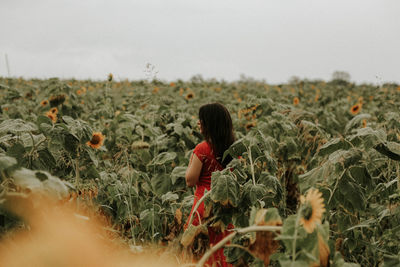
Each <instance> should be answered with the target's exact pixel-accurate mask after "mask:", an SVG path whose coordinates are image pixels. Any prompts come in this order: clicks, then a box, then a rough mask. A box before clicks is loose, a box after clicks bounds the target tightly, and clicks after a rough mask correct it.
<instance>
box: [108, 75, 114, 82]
mask: <svg viewBox="0 0 400 267" xmlns="http://www.w3.org/2000/svg"><path fill="white" fill-rule="evenodd" d="M107 80H108V81H109V82H111V81H112V80H113V74H112V73H109V74H108V76H107Z"/></svg>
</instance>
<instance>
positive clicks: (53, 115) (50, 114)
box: [46, 110, 57, 123]
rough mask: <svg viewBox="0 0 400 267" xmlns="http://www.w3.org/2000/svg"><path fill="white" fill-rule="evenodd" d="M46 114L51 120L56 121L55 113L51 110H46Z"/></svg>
mask: <svg viewBox="0 0 400 267" xmlns="http://www.w3.org/2000/svg"><path fill="white" fill-rule="evenodd" d="M46 116H47V117H48V118H49V119H50V120H51V121H52V122H53V123H56V122H57V113H53V112H51V110H49V111H47V112H46Z"/></svg>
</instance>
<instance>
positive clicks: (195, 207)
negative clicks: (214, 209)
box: [188, 190, 211, 227]
mask: <svg viewBox="0 0 400 267" xmlns="http://www.w3.org/2000/svg"><path fill="white" fill-rule="evenodd" d="M210 193H211V190H210V191H208V192H207V193H205V194H204V195H203V196H202V197H201V198H200V199H199V201H197V203H196V206H194V208H193V212H192V213H191V214H190V218H189V223H188V227H189V225H191V224H192V222H193V219H194V216H193V214H195V212H196V211H197V209H198V208H199V206H200V204H201V203H202V202H203V201H204V199H206V197H207V196H208V195H209V194H210Z"/></svg>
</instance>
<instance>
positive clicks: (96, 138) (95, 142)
mask: <svg viewBox="0 0 400 267" xmlns="http://www.w3.org/2000/svg"><path fill="white" fill-rule="evenodd" d="M105 138H106V137H105V136H104V135H103V134H102V133H101V132H94V133H93V135H92V139H90V140H89V141H88V142H87V143H86V144H87V145H88V146H90V147H91V148H94V149H99V148H100V147H101V146H102V145H103V142H104V139H105Z"/></svg>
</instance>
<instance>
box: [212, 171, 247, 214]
mask: <svg viewBox="0 0 400 267" xmlns="http://www.w3.org/2000/svg"><path fill="white" fill-rule="evenodd" d="M239 196H240V189H239V184H238V183H237V181H236V179H235V178H234V177H233V176H232V175H229V173H228V174H227V173H226V172H220V171H217V172H213V174H212V176H211V199H212V200H213V201H214V202H218V203H221V205H223V206H227V205H231V206H233V207H237V206H238V204H239V200H240V199H239Z"/></svg>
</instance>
